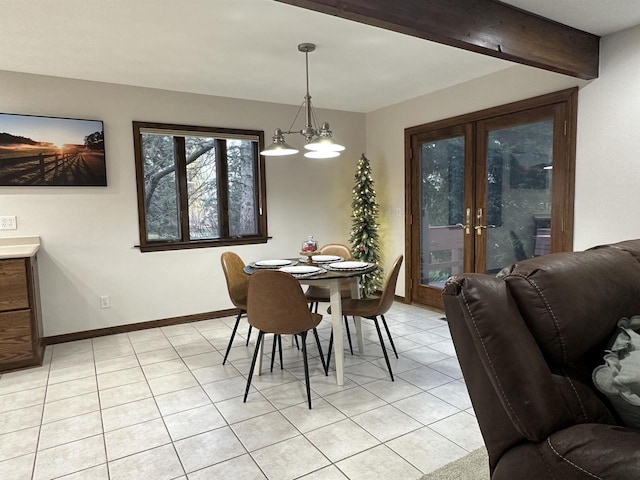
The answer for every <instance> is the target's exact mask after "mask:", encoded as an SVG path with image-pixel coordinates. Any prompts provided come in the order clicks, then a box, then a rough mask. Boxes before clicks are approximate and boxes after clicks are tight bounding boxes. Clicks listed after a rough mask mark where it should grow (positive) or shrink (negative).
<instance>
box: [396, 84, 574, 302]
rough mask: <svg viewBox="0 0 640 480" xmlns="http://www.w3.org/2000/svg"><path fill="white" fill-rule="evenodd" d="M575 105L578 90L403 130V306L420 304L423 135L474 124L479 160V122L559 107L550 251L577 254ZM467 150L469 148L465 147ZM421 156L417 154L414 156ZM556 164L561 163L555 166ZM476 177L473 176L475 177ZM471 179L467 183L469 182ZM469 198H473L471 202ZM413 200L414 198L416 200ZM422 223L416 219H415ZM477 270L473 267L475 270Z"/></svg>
mask: <svg viewBox="0 0 640 480" xmlns="http://www.w3.org/2000/svg"><path fill="white" fill-rule="evenodd" d="M577 105H578V88H570V89H567V90H562V91H559V92H554V93H550V94H547V95H541V96H538V97H534V98H530V99H526V100H522V101H518V102H513V103H509V104H506V105H501V106H498V107H492V108H489V109H485V110H480V111H477V112H473V113H469V114H465V115H459V116H456V117H452V118H448V119H445V120H439V121H436V122H431V123H426V124H422V125H417V126H414V127H409V128H406V129H405V211H406V212H407V213H406V217H405V256H406V258H407V261H406V263H405V302H407V303H412V302H413V301H414V300H416V294H415V288H416V287H414V286H413V284H412V282H413V277H414V273H415V271H414V266H413V264H414V263H415V262H414V259H415V258H416V257H415V255H419V241H418V240H417V239H415V238H414V236H415V235H414V232H413V221H414V219H413V216H414V212H416V211H419V206H418V205H417V203H416V202H418V201H419V198H418V197H419V192H420V189H419V185H418V183H417V182H418V178H417V175H414V174H413V172H414V171H415V170H414V168H415V160H414V159H413V154H414V148H415V145H417V143H416V139H417V138H418V136H419V135H421V134H422V135H424V134H425V132H433V131H446V129H453V128H454V127H456V126H461V125H465V124H473V125H474V126H473V128H474V130H473V135H472V136H473V139H474V140H473V142H474V145H473V147H472V151H473V152H474V153H473V154H472V155H474V156H475V155H476V154H477V152H476V150H477V148H479V146H478V145H475V138H476V137H477V136H478V135H477V134H476V130H475V128H476V125H477V123H478V122H480V121H488V120H491V119H493V118H496V117H502V116H506V115H510V114H516V113H519V112H525V111H527V110H534V109H535V110H537V109H540V108H542V107H546V106H556V109H555V117H554V120H555V122H554V124H555V129H556V130H555V132H554V146H553V147H554V152H557V155H558V157H556V153H554V171H553V185H552V192H551V195H552V207H551V215H552V217H551V222H552V223H551V225H552V230H551V231H552V238H551V251H552V252H561V251H571V250H572V249H573V212H574V192H575V157H576V133H577ZM467 145H468V142H467V143H466V144H465V146H467ZM416 156H417V154H416ZM467 156H468V155H467V153H465V172H466V173H465V205H471V207H472V208H473V210H472V211H474V212H475V194H476V192H475V191H474V188H475V187H474V186H473V177H472V176H471V175H468V174H467V172H469V171H470V170H468V169H467V168H468V163H467V162H468V159H467V158H466V157H467ZM556 160H557V162H556ZM475 174H476V172H474V175H475ZM467 177H469V178H467ZM469 195H472V196H471V198H469ZM414 197H415V198H414ZM416 221H418V219H416ZM466 237H468V236H465V249H467V248H468V247H469V249H467V251H473V248H474V247H473V245H472V244H469V245H468V242H473V241H474V240H473V239H468V238H466ZM474 267H475V266H474ZM464 268H465V271H472V270H473V268H472V266H471V264H470V263H469V262H468V261H467V259H466V258H465V262H464ZM432 299H433V300H435V302H434V305H439V306H440V308H443V306H442V299H441V298H439V297H437V298H432Z"/></svg>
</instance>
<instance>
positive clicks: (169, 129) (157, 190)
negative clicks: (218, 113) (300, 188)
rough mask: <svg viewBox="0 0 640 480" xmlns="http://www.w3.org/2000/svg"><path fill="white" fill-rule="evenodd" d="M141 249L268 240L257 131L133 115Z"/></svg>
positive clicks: (164, 248) (260, 144)
mask: <svg viewBox="0 0 640 480" xmlns="http://www.w3.org/2000/svg"><path fill="white" fill-rule="evenodd" d="M133 135H134V149H135V160H136V178H137V184H138V217H139V220H140V249H141V250H142V251H143V252H144V251H155V250H172V249H180V248H197V247H211V246H217V245H231V244H247V243H264V242H266V240H267V215H266V208H265V195H266V189H265V181H264V165H263V163H262V160H261V157H260V154H259V153H258V152H260V150H261V149H262V145H263V132H261V131H255V130H231V129H224V128H209V127H192V126H184V125H167V124H157V123H143V122H133Z"/></svg>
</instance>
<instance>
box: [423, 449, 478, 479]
mask: <svg viewBox="0 0 640 480" xmlns="http://www.w3.org/2000/svg"><path fill="white" fill-rule="evenodd" d="M420 480H489V457H488V456H487V449H486V448H485V447H482V448H479V449H477V450H474V451H473V452H471V453H470V454H468V455H466V456H464V457H462V458H459V459H458V460H456V461H455V462H451V463H447V464H446V465H445V466H444V467H440V468H439V469H438V470H435V471H433V472H431V473H427V474H426V475H424V476H423V477H420Z"/></svg>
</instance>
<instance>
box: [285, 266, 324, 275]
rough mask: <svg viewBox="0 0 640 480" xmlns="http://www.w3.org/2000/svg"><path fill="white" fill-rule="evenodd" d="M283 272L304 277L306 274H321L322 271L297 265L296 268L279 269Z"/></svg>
mask: <svg viewBox="0 0 640 480" xmlns="http://www.w3.org/2000/svg"><path fill="white" fill-rule="evenodd" d="M278 270H280V271H281V272H286V273H290V274H292V275H302V274H305V273H317V272H321V271H322V269H321V268H318V267H307V266H305V265H297V266H295V267H282V268H279V269H278Z"/></svg>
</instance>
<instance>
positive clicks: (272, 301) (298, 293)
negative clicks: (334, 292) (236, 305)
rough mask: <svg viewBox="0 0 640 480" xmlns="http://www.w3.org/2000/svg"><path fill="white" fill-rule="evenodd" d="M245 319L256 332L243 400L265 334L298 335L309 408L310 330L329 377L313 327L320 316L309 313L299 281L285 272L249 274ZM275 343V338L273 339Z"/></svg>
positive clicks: (269, 271) (245, 397)
mask: <svg viewBox="0 0 640 480" xmlns="http://www.w3.org/2000/svg"><path fill="white" fill-rule="evenodd" d="M247 312H248V320H249V323H250V324H251V325H253V326H254V327H256V329H258V340H257V341H256V349H255V351H254V353H253V359H252V360H251V369H250V370H249V377H248V379H247V388H246V390H245V393H244V401H245V402H246V401H247V395H248V394H249V388H250V386H251V379H252V377H253V369H254V367H255V365H256V360H257V358H258V352H259V350H260V344H261V342H262V339H263V336H264V334H265V333H274V334H276V335H277V336H278V337H279V336H280V335H299V336H300V339H301V341H302V355H303V357H304V378H305V383H306V387H307V400H308V402H309V408H311V387H310V386H309V364H308V361H307V332H308V331H309V330H313V334H314V336H315V339H316V345H317V347H318V352H319V353H320V361H321V362H322V368H323V369H324V373H325V375H328V369H327V365H326V364H325V361H324V354H323V353H322V346H321V345H320V338H319V337H318V332H317V330H316V327H317V326H318V324H319V323H320V321H321V320H322V315H319V314H317V313H313V312H311V311H310V310H309V308H308V306H307V302H306V300H305V297H304V293H303V291H302V287H301V286H300V283H299V282H298V280H296V279H295V278H294V277H293V276H291V275H289V274H288V273H285V272H278V271H272V270H262V271H259V272H256V273H254V274H253V275H251V280H250V281H249V301H248V310H247ZM273 341H274V343H275V342H276V338H274V340H273Z"/></svg>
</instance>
